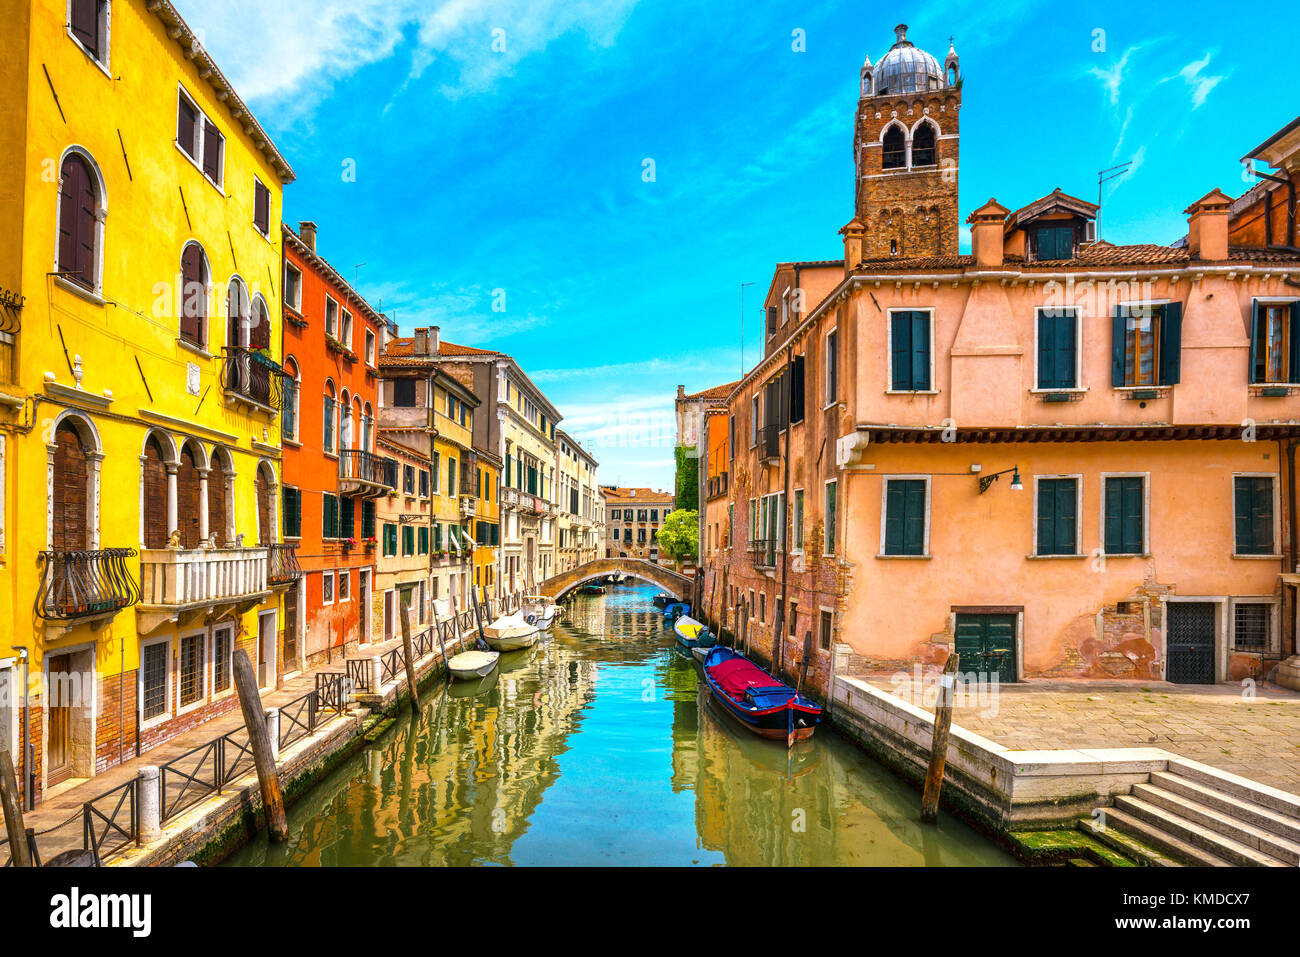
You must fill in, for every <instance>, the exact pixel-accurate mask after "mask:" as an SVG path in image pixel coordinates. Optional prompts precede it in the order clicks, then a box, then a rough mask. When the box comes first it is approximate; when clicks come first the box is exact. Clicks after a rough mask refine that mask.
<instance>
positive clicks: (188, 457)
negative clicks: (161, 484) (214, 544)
mask: <svg viewBox="0 0 1300 957" xmlns="http://www.w3.org/2000/svg"><path fill="white" fill-rule="evenodd" d="M202 460H203V458H202V455H201V454H199V453H196V452H195V451H194V446H193V444H192V443H188V442H187V443H186V444H185V447H184V448H182V449H181V458H180V467H179V468H177V470H176V527H177V529H178V530H179V531H180V533H181V548H198V547H199V546H200V545H202V544H203V539H202V538H200V536H199V465H200V463H201V462H202Z"/></svg>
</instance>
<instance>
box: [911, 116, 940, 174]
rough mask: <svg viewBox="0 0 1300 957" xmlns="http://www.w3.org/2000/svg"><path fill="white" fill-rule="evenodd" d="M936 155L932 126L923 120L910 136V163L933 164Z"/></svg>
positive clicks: (914, 164) (918, 164) (917, 164)
mask: <svg viewBox="0 0 1300 957" xmlns="http://www.w3.org/2000/svg"><path fill="white" fill-rule="evenodd" d="M936 156H937V153H936V150H935V135H934V127H933V126H932V125H930V123H928V122H923V123H922V124H921V125H920V126H919V127H917V130H916V133H915V134H914V135H913V136H912V165H913V166H933V165H935V163H936V162H937V159H936Z"/></svg>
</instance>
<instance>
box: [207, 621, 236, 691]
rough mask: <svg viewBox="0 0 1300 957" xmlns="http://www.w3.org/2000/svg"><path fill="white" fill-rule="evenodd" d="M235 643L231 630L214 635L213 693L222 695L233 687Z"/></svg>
mask: <svg viewBox="0 0 1300 957" xmlns="http://www.w3.org/2000/svg"><path fill="white" fill-rule="evenodd" d="M233 649H234V641H233V638H232V635H231V633H230V629H229V628H218V629H217V630H216V631H214V632H213V633H212V693H213V694H221V693H222V692H223V691H229V690H230V687H231V670H230V663H231V654H232V651H233Z"/></svg>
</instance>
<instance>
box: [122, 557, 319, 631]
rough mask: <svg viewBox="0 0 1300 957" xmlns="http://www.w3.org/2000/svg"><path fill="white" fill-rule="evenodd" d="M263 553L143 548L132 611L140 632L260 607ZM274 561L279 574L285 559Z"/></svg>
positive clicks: (266, 590)
mask: <svg viewBox="0 0 1300 957" xmlns="http://www.w3.org/2000/svg"><path fill="white" fill-rule="evenodd" d="M269 553H270V549H269V548H267V547H265V546H262V547H259V548H189V549H182V548H153V549H145V550H143V551H142V552H140V604H139V605H137V606H136V609H135V613H136V619H137V620H136V624H137V627H138V629H139V631H140V634H142V635H148V634H152V633H153V632H154V631H157V630H158V629H159V628H161V627H162V626H163V625H165V624H168V623H170V622H175V623H177V624H180V625H182V626H188V625H191V624H195V623H198V622H200V621H216V620H218V619H220V618H224V617H225V616H226V615H229V614H242V613H243V612H245V611H247V610H249V609H250V608H253V607H255V606H257V605H260V604H261V603H262V602H263V601H264V600H266V599H267V598H269V597H270V596H271V585H272V584H273V583H272V582H271V581H270V575H269V573H270V571H271V558H270V554H269ZM278 561H280V563H281V567H280V574H282V575H283V574H285V570H284V569H285V563H286V562H287V561H288V560H287V559H285V558H284V557H283V556H281V557H280V558H279V559H278ZM294 563H295V564H296V559H295V560H294Z"/></svg>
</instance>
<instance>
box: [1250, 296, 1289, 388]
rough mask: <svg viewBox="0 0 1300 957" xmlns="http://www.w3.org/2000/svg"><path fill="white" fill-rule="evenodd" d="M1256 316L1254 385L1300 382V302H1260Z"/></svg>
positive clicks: (1252, 362)
mask: <svg viewBox="0 0 1300 957" xmlns="http://www.w3.org/2000/svg"><path fill="white" fill-rule="evenodd" d="M1253 312H1254V319H1253V322H1252V326H1251V337H1250V381H1251V382H1280V383H1291V382H1295V381H1297V379H1300V329H1298V328H1297V327H1298V325H1300V302H1259V301H1256V302H1255V304H1254V310H1253Z"/></svg>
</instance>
